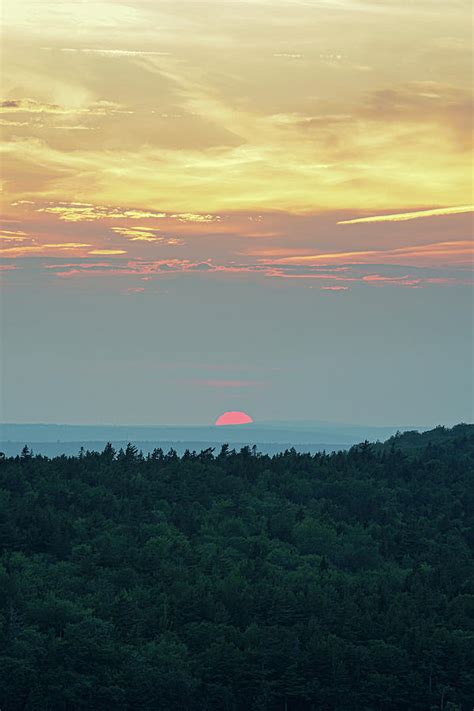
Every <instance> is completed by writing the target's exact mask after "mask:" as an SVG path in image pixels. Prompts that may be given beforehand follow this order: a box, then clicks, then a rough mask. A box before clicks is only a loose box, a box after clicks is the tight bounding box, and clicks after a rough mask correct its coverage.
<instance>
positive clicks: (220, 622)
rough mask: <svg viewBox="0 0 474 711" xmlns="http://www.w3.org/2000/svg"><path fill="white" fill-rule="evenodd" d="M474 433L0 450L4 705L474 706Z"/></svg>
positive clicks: (333, 710)
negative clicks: (166, 448) (195, 447)
mask: <svg viewBox="0 0 474 711" xmlns="http://www.w3.org/2000/svg"><path fill="white" fill-rule="evenodd" d="M473 429H474V428H473V427H472V426H467V425H466V426H461V427H460V428H454V429H453V430H443V431H440V429H439V428H438V429H437V430H434V431H433V433H432V435H431V437H430V436H426V434H423V435H418V436H416V435H414V434H413V433H409V436H405V435H402V436H401V437H400V436H399V437H395V438H394V439H393V440H392V441H390V442H388V443H387V445H385V446H383V447H381V446H379V445H375V446H372V445H369V444H368V443H364V444H362V445H359V446H356V447H353V448H352V449H351V450H350V451H348V452H339V453H336V454H330V455H325V454H321V453H320V454H315V455H314V456H312V455H304V454H298V453H296V452H295V451H288V452H285V453H284V454H281V455H277V456H275V457H273V458H271V457H269V456H263V455H259V454H258V453H256V452H255V451H252V450H251V449H249V448H245V449H243V450H241V451H240V452H238V453H235V452H233V451H230V450H229V449H228V448H226V447H223V448H222V451H220V453H213V452H211V451H209V450H207V451H203V452H201V453H199V454H189V453H187V454H185V455H184V456H183V457H181V458H180V457H178V456H177V455H176V453H174V452H169V453H168V454H163V452H161V451H160V450H156V451H155V452H154V453H153V454H152V455H149V456H148V457H147V458H143V457H142V456H140V455H139V454H138V453H137V451H136V449H135V448H133V447H129V448H127V450H126V451H125V452H124V451H122V452H119V453H118V454H116V453H115V452H114V451H113V449H112V448H111V447H106V448H105V450H104V451H103V452H102V453H94V452H92V453H89V452H87V453H85V454H83V455H81V456H79V457H65V456H63V457H58V458H55V459H51V460H50V459H47V458H44V457H40V456H37V457H32V456H31V454H30V453H29V452H28V451H25V452H24V453H23V454H22V456H21V457H15V458H9V459H2V460H1V461H0V486H1V490H0V537H1V544H2V549H3V555H2V565H1V567H0V602H1V612H0V622H1V633H0V707H1V709H2V711H17V710H20V709H21V710H30V709H35V710H36V709H37V710H41V711H42V710H49V711H51V710H56V709H61V710H64V711H70V710H71V711H75V710H76V709H87V710H89V709H91V710H96V709H97V710H100V711H102V710H108V709H110V710H112V709H113V710H114V711H115V710H121V709H124V710H125V709H129V710H133V711H138V710H141V709H144V710H148V709H150V710H151V709H154V710H156V709H158V710H163V711H165V710H166V711H168V710H174V709H176V710H186V709H189V710H194V709H203V710H206V709H208V710H214V709H216V710H220V709H222V710H224V711H234V710H235V711H247V710H252V709H255V710H260V711H263V710H267V711H279V710H281V711H285V710H286V711H310V710H314V711H326V710H327V711H345V710H347V711H349V710H354V711H355V710H356V709H357V710H358V711H361V710H364V709H365V710H366V711H368V710H374V711H391V710H393V711H399V710H400V709H406V710H409V711H417V710H419V711H434V710H435V709H436V710H439V711H441V710H443V711H455V710H456V709H458V710H460V709H462V711H468V710H469V711H470V710H471V709H472V707H473V706H474V594H473V593H474V589H473V588H474V564H473V550H472V548H473V544H474V530H473V512H474V487H473V473H474V434H473ZM427 434H428V433H427ZM403 437H407V439H406V440H405V441H402V440H403ZM417 437H418V439H417ZM420 438H421V439H420ZM408 440H410V445H409V446H408ZM414 440H417V441H416V442H415V444H414V443H413V442H414ZM405 445H407V446H405Z"/></svg>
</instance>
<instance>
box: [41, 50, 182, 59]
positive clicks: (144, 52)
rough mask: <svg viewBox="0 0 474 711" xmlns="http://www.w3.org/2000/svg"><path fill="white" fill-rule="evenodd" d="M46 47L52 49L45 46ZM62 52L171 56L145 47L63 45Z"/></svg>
mask: <svg viewBox="0 0 474 711" xmlns="http://www.w3.org/2000/svg"><path fill="white" fill-rule="evenodd" d="M44 49H50V48H49V47H44ZM61 52H69V53H71V54H97V55H99V56H103V57H112V58H113V57H169V56H170V52H158V51H154V50H144V49H108V48H104V47H98V48H97V47H61Z"/></svg>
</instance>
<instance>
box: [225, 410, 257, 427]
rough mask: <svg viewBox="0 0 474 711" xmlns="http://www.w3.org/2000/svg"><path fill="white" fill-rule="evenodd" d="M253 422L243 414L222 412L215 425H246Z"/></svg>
mask: <svg viewBox="0 0 474 711" xmlns="http://www.w3.org/2000/svg"><path fill="white" fill-rule="evenodd" d="M250 422H253V420H252V418H251V417H250V416H249V415H247V414H246V413H245V412H224V413H223V414H222V415H220V416H219V417H218V418H217V420H216V425H217V426H218V427H221V426H222V425H248V424H249V423H250Z"/></svg>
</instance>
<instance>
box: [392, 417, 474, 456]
mask: <svg viewBox="0 0 474 711" xmlns="http://www.w3.org/2000/svg"><path fill="white" fill-rule="evenodd" d="M462 440H464V441H466V440H467V441H469V442H470V443H471V444H473V443H474V425H470V424H465V423H461V424H459V425H455V426H454V427H451V428H449V427H443V426H441V425H440V426H438V427H435V428H434V429H432V430H427V431H425V432H417V431H416V430H409V431H407V432H397V433H396V434H395V435H393V437H389V439H388V440H387V441H386V442H384V444H383V448H384V449H392V448H395V449H401V450H404V451H407V450H415V449H420V448H422V447H428V446H436V445H446V444H455V443H456V442H457V441H462Z"/></svg>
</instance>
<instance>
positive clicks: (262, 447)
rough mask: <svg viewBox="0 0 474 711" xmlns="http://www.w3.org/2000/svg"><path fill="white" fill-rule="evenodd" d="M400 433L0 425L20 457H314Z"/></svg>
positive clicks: (333, 426) (379, 429) (349, 427)
mask: <svg viewBox="0 0 474 711" xmlns="http://www.w3.org/2000/svg"><path fill="white" fill-rule="evenodd" d="M398 429H408V428H407V427H405V428H401V427H398V426H392V427H389V426H373V425H353V424H344V423H331V422H293V423H291V422H265V423H254V424H252V425H239V426H234V427H215V426H214V425H208V426H197V425H194V426H177V425H160V426H151V425H148V426H140V425H61V424H17V423H4V424H0V451H3V452H4V453H5V454H6V455H7V456H10V455H15V454H19V452H21V450H22V448H23V447H24V446H25V444H26V445H28V446H29V447H30V448H31V449H33V451H34V452H35V453H38V454H44V455H47V456H56V455H58V454H68V455H71V454H77V452H78V451H79V449H80V447H81V446H82V447H84V449H90V450H92V449H93V450H96V451H99V450H102V449H103V448H104V446H105V445H106V443H107V442H111V443H112V444H113V445H114V447H115V448H116V449H119V448H120V447H122V446H126V444H127V443H128V442H131V443H133V444H134V445H136V446H137V447H138V449H141V450H142V451H143V452H144V453H145V454H146V453H147V452H152V451H153V449H155V447H161V448H162V449H164V450H167V449H170V448H171V447H172V448H173V449H175V450H176V451H177V452H178V453H179V454H182V453H183V452H184V451H185V450H186V449H189V450H190V451H193V450H201V449H207V448H209V447H216V448H219V447H220V446H221V445H222V444H229V445H231V446H232V447H235V448H236V449H238V448H240V447H242V446H245V445H250V446H253V445H255V446H256V447H257V448H258V450H259V451H260V452H263V453H265V454H276V453H277V452H282V451H285V449H289V448H291V447H294V448H295V449H296V450H297V451H300V452H311V453H313V454H314V453H315V452H321V451H323V450H325V451H328V452H331V451H338V450H341V449H349V448H350V447H351V446H352V445H354V444H357V443H358V442H362V441H364V440H366V439H367V440H372V441H376V440H378V441H385V440H386V439H387V437H390V436H392V435H394V434H395V433H396V432H397V430H398ZM410 429H412V428H410ZM417 429H419V428H417ZM422 429H423V428H422Z"/></svg>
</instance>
